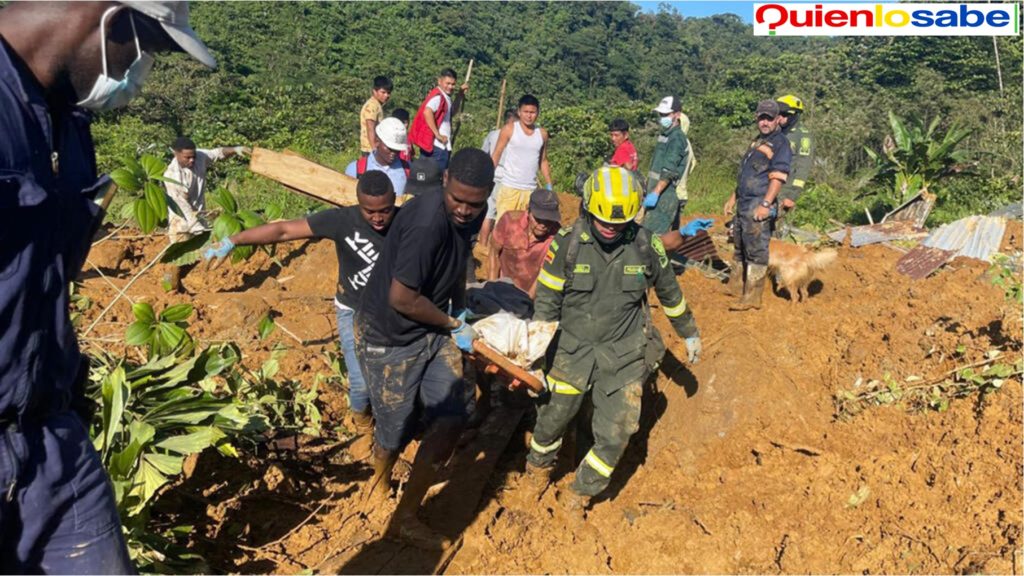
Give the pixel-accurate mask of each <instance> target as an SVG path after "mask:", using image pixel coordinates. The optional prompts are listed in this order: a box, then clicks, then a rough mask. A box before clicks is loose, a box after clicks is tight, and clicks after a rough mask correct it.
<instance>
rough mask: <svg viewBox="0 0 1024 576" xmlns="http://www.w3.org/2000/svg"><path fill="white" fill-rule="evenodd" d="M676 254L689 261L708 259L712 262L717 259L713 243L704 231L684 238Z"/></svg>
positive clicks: (716, 251)
mask: <svg viewBox="0 0 1024 576" xmlns="http://www.w3.org/2000/svg"><path fill="white" fill-rule="evenodd" d="M676 254H679V255H680V256H685V257H687V258H689V259H690V260H703V259H705V258H708V257H710V258H711V259H713V260H717V259H718V250H717V249H716V248H715V243H714V242H713V241H712V240H711V236H709V235H708V233H707V232H706V231H704V230H701V231H700V232H697V234H696V235H695V236H692V237H691V236H684V237H683V243H682V245H681V246H680V247H679V250H677V251H676Z"/></svg>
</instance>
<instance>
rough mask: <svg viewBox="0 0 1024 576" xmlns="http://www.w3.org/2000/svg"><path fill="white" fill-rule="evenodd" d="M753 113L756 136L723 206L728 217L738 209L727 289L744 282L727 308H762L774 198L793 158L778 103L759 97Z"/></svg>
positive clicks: (773, 213)
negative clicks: (739, 295) (738, 298)
mask: <svg viewBox="0 0 1024 576" xmlns="http://www.w3.org/2000/svg"><path fill="white" fill-rule="evenodd" d="M755 117H756V118H757V130H758V132H759V134H758V136H757V138H755V139H754V141H753V142H751V143H750V147H749V148H748V149H747V153H746V155H744V156H743V161H742V163H741V164H740V174H739V181H738V182H737V184H736V190H735V191H734V192H733V193H732V196H730V197H729V199H728V200H727V201H726V202H725V206H724V208H723V212H725V215H726V216H728V215H730V214H732V213H733V209H736V217H735V218H734V219H733V226H732V233H733V244H734V245H735V246H736V253H735V256H734V259H733V266H732V273H731V274H730V275H729V288H730V292H731V293H732V294H734V295H735V294H736V293H737V292H739V291H740V290H739V287H740V286H741V285H742V293H743V294H742V296H741V297H740V300H739V302H737V303H735V304H733V305H731V306H729V309H730V310H749V309H751V308H755V309H759V308H761V295H762V293H763V292H764V279H765V276H766V275H767V272H768V242H769V240H770V239H771V235H772V230H773V226H774V223H775V217H776V215H777V214H778V204H777V203H776V200H777V198H778V195H779V191H780V190H782V185H783V184H785V183H786V180H787V178H788V176H789V169H790V168H789V165H790V162H791V160H792V157H793V152H792V150H790V148H789V141H788V140H787V139H786V137H785V136H784V135H783V134H782V131H781V130H780V129H779V103H778V102H776V101H775V100H763V101H761V102H760V103H759V104H758V105H757V111H756V112H755ZM744 267H745V268H746V273H745V274H744V272H743V271H744Z"/></svg>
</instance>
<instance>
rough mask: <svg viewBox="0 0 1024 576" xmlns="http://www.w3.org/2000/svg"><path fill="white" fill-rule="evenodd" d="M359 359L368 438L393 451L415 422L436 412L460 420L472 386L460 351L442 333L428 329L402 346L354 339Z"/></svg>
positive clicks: (428, 420) (402, 445)
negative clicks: (370, 425)
mask: <svg viewBox="0 0 1024 576" xmlns="http://www.w3.org/2000/svg"><path fill="white" fill-rule="evenodd" d="M358 346H359V359H360V360H361V361H362V363H363V364H362V366H363V370H364V372H365V373H366V375H367V378H368V379H369V382H368V384H369V388H370V395H371V396H372V397H373V419H374V429H373V439H374V440H375V441H376V442H377V444H378V445H379V446H380V447H381V448H383V449H385V450H387V451H389V452H399V451H401V450H402V449H403V448H405V446H406V444H408V443H409V441H410V440H412V438H413V436H414V435H415V434H416V430H417V427H418V425H419V424H421V423H422V424H423V425H424V427H426V428H429V427H430V425H431V424H433V423H434V422H435V421H437V420H440V419H442V418H444V419H446V420H454V421H460V422H465V421H466V419H467V418H468V417H469V414H470V412H472V410H473V391H474V390H473V386H471V385H470V384H468V383H467V382H466V380H465V379H464V378H463V377H462V353H461V352H459V349H458V348H456V346H455V342H454V341H453V340H452V339H451V337H450V336H448V335H447V334H440V333H434V332H432V333H429V334H427V335H426V336H423V337H422V338H419V339H418V340H416V341H415V342H413V343H412V344H409V345H406V346H378V345H375V344H369V343H367V342H365V341H360V342H359V344H358Z"/></svg>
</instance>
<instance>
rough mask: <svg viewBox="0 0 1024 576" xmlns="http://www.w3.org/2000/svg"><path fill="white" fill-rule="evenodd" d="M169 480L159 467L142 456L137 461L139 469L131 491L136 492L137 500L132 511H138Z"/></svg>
mask: <svg viewBox="0 0 1024 576" xmlns="http://www.w3.org/2000/svg"><path fill="white" fill-rule="evenodd" d="M169 481H170V479H169V478H168V477H167V476H165V475H164V474H163V472H161V471H160V469H159V468H157V467H156V466H154V465H153V464H151V463H150V462H148V461H147V460H146V459H145V458H143V459H142V461H141V462H139V470H138V472H136V474H135V480H134V487H133V490H132V492H134V493H136V494H138V496H139V501H138V502H137V503H136V504H135V506H134V507H133V511H134V512H135V513H138V511H139V510H141V509H142V508H143V507H144V506H145V504H146V503H147V502H149V500H150V498H152V497H153V495H154V494H156V493H157V491H158V490H160V488H162V487H163V486H164V484H167V482H169Z"/></svg>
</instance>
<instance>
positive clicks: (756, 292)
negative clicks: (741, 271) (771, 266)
mask: <svg viewBox="0 0 1024 576" xmlns="http://www.w3.org/2000/svg"><path fill="white" fill-rule="evenodd" d="M767 277H768V267H767V266H765V265H764V264H750V265H749V266H747V283H746V284H745V285H744V286H743V297H742V298H740V301H739V302H737V303H736V304H733V305H732V306H729V310H733V311H743V310H760V309H761V296H762V295H763V294H764V281H765V278H767Z"/></svg>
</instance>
